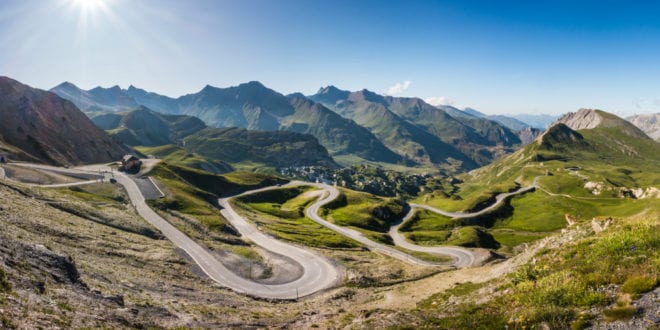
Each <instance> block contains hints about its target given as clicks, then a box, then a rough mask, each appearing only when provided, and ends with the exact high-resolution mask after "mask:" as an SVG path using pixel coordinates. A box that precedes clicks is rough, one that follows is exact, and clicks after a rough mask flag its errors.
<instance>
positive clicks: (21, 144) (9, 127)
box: [0, 77, 126, 165]
mask: <svg viewBox="0 0 660 330" xmlns="http://www.w3.org/2000/svg"><path fill="white" fill-rule="evenodd" d="M0 118H2V120H0V140H3V141H4V142H5V143H7V144H8V145H11V146H13V147H15V148H17V149H20V150H21V151H22V152H24V153H26V154H28V155H30V156H31V157H30V158H33V159H38V160H40V161H42V162H44V163H48V164H53V165H79V164H86V163H105V162H109V161H113V160H118V159H119V158H120V157H121V156H122V155H123V154H124V153H125V152H126V149H125V148H124V147H122V146H121V145H119V144H118V143H117V142H115V141H114V140H112V139H111V138H110V137H109V136H108V135H107V134H105V132H103V131H102V130H100V129H99V128H97V127H96V126H94V124H93V123H92V121H91V120H89V119H88V118H87V116H85V115H84V114H83V113H82V112H81V111H80V110H78V108H76V106H75V105H74V104H73V103H71V102H69V101H66V100H64V99H62V98H60V97H59V96H57V95H55V94H53V93H51V92H46V91H43V90H40V89H36V88H31V87H30V86H27V85H24V84H21V83H19V82H18V81H15V80H12V79H10V78H7V77H0Z"/></svg>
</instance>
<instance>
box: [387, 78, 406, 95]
mask: <svg viewBox="0 0 660 330" xmlns="http://www.w3.org/2000/svg"><path fill="white" fill-rule="evenodd" d="M410 84H411V82H410V80H406V81H404V82H402V83H396V84H394V86H391V87H390V88H388V89H387V92H385V94H387V95H397V94H401V93H402V92H403V91H405V90H406V89H408V87H410Z"/></svg>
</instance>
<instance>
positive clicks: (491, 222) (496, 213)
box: [408, 111, 660, 252]
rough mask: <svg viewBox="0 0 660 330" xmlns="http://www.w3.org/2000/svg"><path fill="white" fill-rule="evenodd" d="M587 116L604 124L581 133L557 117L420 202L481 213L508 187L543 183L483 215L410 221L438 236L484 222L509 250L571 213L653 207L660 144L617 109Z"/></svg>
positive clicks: (659, 181)
mask: <svg viewBox="0 0 660 330" xmlns="http://www.w3.org/2000/svg"><path fill="white" fill-rule="evenodd" d="M580 116H581V117H582V118H590V119H591V120H594V118H595V116H597V117H598V119H597V120H599V123H598V124H596V125H593V124H591V127H592V128H589V129H580V130H578V131H576V130H573V129H571V128H570V127H569V126H567V125H566V124H564V123H562V122H557V123H556V124H554V125H553V126H551V127H550V128H549V129H548V130H547V131H546V132H544V133H543V134H542V135H541V136H539V137H538V138H537V139H536V140H535V141H533V142H531V143H530V144H529V145H527V146H525V147H524V148H522V149H520V150H518V151H516V152H515V153H513V154H511V155H509V156H506V157H504V158H502V159H499V160H497V161H495V162H493V163H492V164H490V165H488V166H485V167H482V168H480V169H477V170H474V171H471V172H469V173H466V174H464V175H461V176H459V178H458V180H455V182H453V183H448V184H446V185H443V186H441V187H435V190H433V191H431V192H430V193H428V194H426V195H424V196H422V197H420V198H418V199H417V200H416V201H417V202H419V203H423V204H427V205H431V206H433V207H436V208H440V209H443V210H447V211H476V210H480V209H483V208H485V207H486V206H488V205H491V204H493V203H494V202H495V196H496V195H498V194H500V193H504V192H510V191H514V190H517V189H519V188H521V187H529V186H530V185H533V184H534V182H537V185H536V187H534V188H535V189H533V190H531V191H530V192H527V193H525V194H522V195H517V196H515V197H511V198H510V199H508V200H507V201H506V202H505V203H503V204H502V206H500V207H498V208H497V209H495V210H493V211H490V212H488V213H487V214H484V215H481V216H477V217H473V218H465V219H460V221H459V220H458V219H450V218H447V217H442V216H436V215H429V214H422V215H420V216H418V217H417V218H416V219H415V220H414V221H412V222H411V223H409V224H408V226H410V227H411V228H416V230H417V231H420V232H421V233H422V234H424V235H425V236H426V237H427V238H431V237H443V236H442V235H443V234H444V232H445V231H446V230H448V229H451V228H457V227H463V226H468V225H475V224H477V225H481V226H484V227H486V228H488V230H489V232H490V233H491V234H492V235H493V237H494V238H495V239H496V240H497V241H498V242H499V243H501V244H502V245H503V248H502V249H503V250H502V251H503V252H506V251H507V250H508V249H509V248H511V247H513V246H515V245H517V244H520V243H522V242H526V241H533V240H536V239H538V238H540V237H543V236H546V235H549V234H550V233H552V232H554V231H556V230H559V229H561V228H563V227H565V226H566V224H567V220H566V219H565V215H566V214H569V216H570V217H573V218H575V219H581V220H587V219H591V218H592V217H599V216H602V217H607V216H631V215H634V214H637V213H640V212H643V211H645V210H648V209H649V208H653V205H655V204H656V203H657V199H658V198H660V191H658V189H657V187H658V185H660V170H659V168H660V167H659V166H658V164H660V144H659V143H657V142H655V141H653V140H651V139H650V138H648V137H646V136H645V135H643V133H642V134H640V132H639V130H638V129H636V128H634V127H633V129H631V126H632V125H630V124H629V123H627V122H626V121H625V120H623V119H621V118H618V117H616V116H615V115H612V114H609V113H606V112H602V111H593V113H591V114H588V115H585V114H584V112H582V113H581V114H580ZM567 118H576V117H575V115H573V116H570V115H569V116H567ZM560 121H561V120H560ZM566 121H567V122H569V123H570V124H572V125H580V126H582V127H584V125H586V123H583V122H578V123H576V122H574V121H573V120H566ZM438 217H439V218H438ZM439 223H441V224H444V225H443V226H439V225H438V224H439ZM420 235H421V234H420V233H417V236H420ZM420 237H421V236H420ZM507 246H508V247H507Z"/></svg>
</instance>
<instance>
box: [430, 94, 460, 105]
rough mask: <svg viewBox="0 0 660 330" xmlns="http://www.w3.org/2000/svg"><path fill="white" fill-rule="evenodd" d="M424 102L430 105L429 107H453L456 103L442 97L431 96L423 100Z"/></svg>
mask: <svg viewBox="0 0 660 330" xmlns="http://www.w3.org/2000/svg"><path fill="white" fill-rule="evenodd" d="M424 102H426V103H428V104H430V105H435V106H438V105H455V104H456V102H454V101H453V100H450V99H448V98H446V97H444V96H432V97H427V98H425V99H424Z"/></svg>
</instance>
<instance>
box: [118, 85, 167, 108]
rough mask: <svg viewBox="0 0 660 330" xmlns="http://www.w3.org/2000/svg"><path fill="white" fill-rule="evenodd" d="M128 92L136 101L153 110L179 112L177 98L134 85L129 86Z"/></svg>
mask: <svg viewBox="0 0 660 330" xmlns="http://www.w3.org/2000/svg"><path fill="white" fill-rule="evenodd" d="M126 94H127V95H129V96H130V97H132V98H133V100H135V103H137V104H139V105H142V106H145V107H147V108H149V109H151V110H154V111H157V112H161V113H168V114H177V113H178V112H179V110H178V109H179V106H178V103H177V100H176V99H174V98H171V97H168V96H164V95H160V94H156V93H152V92H147V91H145V90H144V89H140V88H137V87H135V86H133V85H131V86H129V87H128V89H127V90H126Z"/></svg>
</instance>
